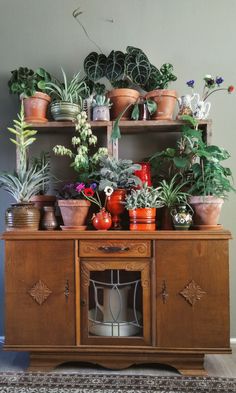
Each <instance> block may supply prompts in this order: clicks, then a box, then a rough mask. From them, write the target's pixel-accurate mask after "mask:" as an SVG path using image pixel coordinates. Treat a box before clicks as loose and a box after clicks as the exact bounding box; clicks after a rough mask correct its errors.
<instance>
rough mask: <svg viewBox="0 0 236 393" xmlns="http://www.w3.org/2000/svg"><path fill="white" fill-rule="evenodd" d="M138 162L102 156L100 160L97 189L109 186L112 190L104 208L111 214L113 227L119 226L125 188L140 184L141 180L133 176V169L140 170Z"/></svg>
mask: <svg viewBox="0 0 236 393" xmlns="http://www.w3.org/2000/svg"><path fill="white" fill-rule="evenodd" d="M140 169H141V166H140V165H139V164H134V163H133V162H132V161H131V160H122V159H116V158H114V157H103V158H102V159H101V160H100V170H99V172H97V176H98V179H99V189H100V190H104V189H106V187H111V188H112V189H113V190H114V191H113V193H112V194H111V195H109V196H108V197H107V204H106V208H107V210H108V211H109V212H110V213H111V215H112V222H113V228H114V229H120V228H121V217H120V215H121V214H122V213H123V212H124V210H125V208H124V201H125V196H126V194H127V190H129V189H131V188H132V187H137V186H138V185H140V183H141V180H140V179H139V178H138V177H137V176H135V174H134V173H135V171H137V170H140Z"/></svg>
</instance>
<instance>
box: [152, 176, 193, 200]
mask: <svg viewBox="0 0 236 393" xmlns="http://www.w3.org/2000/svg"><path fill="white" fill-rule="evenodd" d="M188 184H189V182H188V181H185V182H183V181H181V179H180V176H179V175H178V174H176V175H175V176H174V177H173V178H172V179H171V180H170V181H169V182H168V181H166V180H165V179H164V180H162V181H161V182H160V183H159V187H158V188H159V192H160V194H159V198H160V200H161V202H162V203H163V206H166V207H168V208H171V207H173V206H175V205H179V204H182V203H183V204H186V203H187V199H188V196H189V195H190V194H188V193H187V192H185V191H183V188H184V187H185V186H187V185H188Z"/></svg>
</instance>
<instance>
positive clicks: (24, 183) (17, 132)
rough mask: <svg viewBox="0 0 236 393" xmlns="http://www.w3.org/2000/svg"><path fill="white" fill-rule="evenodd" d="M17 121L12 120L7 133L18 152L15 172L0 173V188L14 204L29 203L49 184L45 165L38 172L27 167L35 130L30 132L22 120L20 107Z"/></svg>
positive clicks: (34, 168)
mask: <svg viewBox="0 0 236 393" xmlns="http://www.w3.org/2000/svg"><path fill="white" fill-rule="evenodd" d="M17 116H18V120H14V121H13V122H14V128H12V127H9V128H8V131H9V132H10V133H11V134H13V135H14V136H15V138H14V139H13V138H10V141H11V142H12V143H14V144H15V145H16V148H17V151H18V160H17V165H16V171H15V172H14V173H13V174H11V173H7V172H2V173H0V187H2V188H3V189H4V190H5V191H7V192H8V193H9V194H10V195H11V196H12V197H13V198H14V199H15V200H16V202H19V203H20V202H29V200H30V198H31V197H32V196H33V195H36V194H38V193H39V192H40V190H41V189H42V185H43V184H47V183H48V182H49V174H48V173H47V165H48V164H45V165H44V166H43V167H41V169H40V170H38V169H37V166H36V165H31V166H29V160H28V148H29V146H30V145H31V144H32V143H33V142H34V141H35V140H36V138H35V137H34V135H36V134H37V131H36V130H30V129H29V125H28V124H27V123H26V122H25V120H24V109H23V105H22V106H21V111H20V114H18V115H17Z"/></svg>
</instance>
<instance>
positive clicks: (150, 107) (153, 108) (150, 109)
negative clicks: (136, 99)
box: [146, 100, 157, 115]
mask: <svg viewBox="0 0 236 393" xmlns="http://www.w3.org/2000/svg"><path fill="white" fill-rule="evenodd" d="M146 103H147V108H148V112H149V113H150V115H153V113H155V112H156V110H157V103H156V102H155V101H153V100H146Z"/></svg>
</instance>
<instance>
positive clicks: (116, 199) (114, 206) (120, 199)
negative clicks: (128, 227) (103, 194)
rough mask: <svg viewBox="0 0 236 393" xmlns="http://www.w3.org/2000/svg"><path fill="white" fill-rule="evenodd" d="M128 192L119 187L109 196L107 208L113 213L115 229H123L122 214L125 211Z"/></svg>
mask: <svg viewBox="0 0 236 393" xmlns="http://www.w3.org/2000/svg"><path fill="white" fill-rule="evenodd" d="M126 193H127V191H126V190H124V189H122V188H118V189H116V190H114V191H113V193H112V194H111V195H110V196H108V197H107V203H106V209H107V210H108V211H109V212H110V213H111V216H112V223H113V229H121V217H120V215H121V214H122V213H123V212H124V211H125V196H126Z"/></svg>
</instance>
